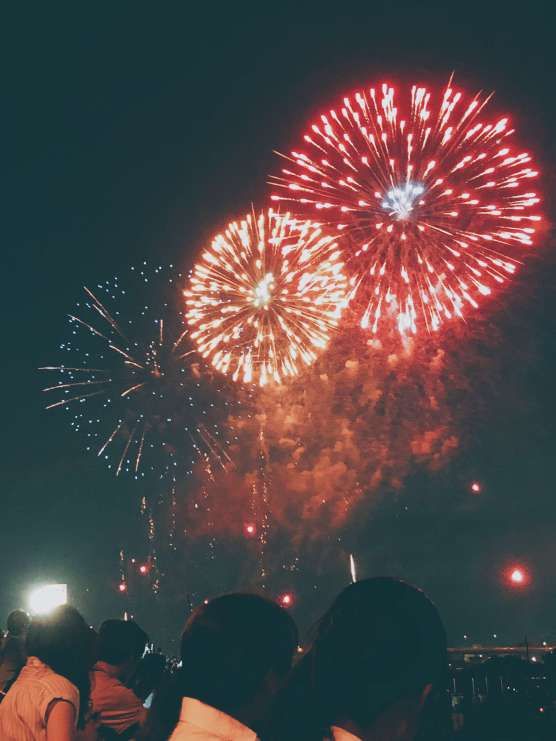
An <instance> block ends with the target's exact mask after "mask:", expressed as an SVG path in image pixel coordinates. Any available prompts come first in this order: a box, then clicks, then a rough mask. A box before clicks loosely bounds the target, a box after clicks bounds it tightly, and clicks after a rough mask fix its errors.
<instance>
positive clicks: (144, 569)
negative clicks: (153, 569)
mask: <svg viewBox="0 0 556 741" xmlns="http://www.w3.org/2000/svg"><path fill="white" fill-rule="evenodd" d="M139 573H140V574H143V576H144V575H145V574H148V573H149V567H148V566H147V565H146V564H144V563H142V564H141V566H139Z"/></svg>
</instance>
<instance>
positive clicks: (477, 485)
mask: <svg viewBox="0 0 556 741" xmlns="http://www.w3.org/2000/svg"><path fill="white" fill-rule="evenodd" d="M482 490H483V487H482V486H481V485H480V483H479V482H478V481H473V483H472V484H471V491H472V492H473V494H480V493H481V491H482Z"/></svg>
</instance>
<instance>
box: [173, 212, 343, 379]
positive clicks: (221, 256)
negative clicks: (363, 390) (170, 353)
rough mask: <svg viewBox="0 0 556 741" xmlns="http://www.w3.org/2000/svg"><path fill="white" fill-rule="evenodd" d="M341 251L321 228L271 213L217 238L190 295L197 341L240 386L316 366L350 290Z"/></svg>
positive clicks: (193, 335) (190, 317) (234, 225)
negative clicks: (343, 268) (319, 354)
mask: <svg viewBox="0 0 556 741" xmlns="http://www.w3.org/2000/svg"><path fill="white" fill-rule="evenodd" d="M342 267H343V264H342V262H341V255H340V250H339V248H338V246H337V244H336V242H335V241H334V239H333V237H331V236H329V235H328V236H327V235H325V234H324V233H323V232H322V230H321V227H320V226H319V225H318V224H313V223H311V222H299V221H295V220H292V219H290V218H289V215H288V214H282V215H278V214H276V213H274V212H273V211H272V209H270V210H269V211H268V212H261V213H260V214H259V215H258V216H256V215H255V214H253V215H247V216H246V217H245V218H244V219H242V220H241V221H239V222H233V223H231V224H229V225H228V227H227V229H226V231H225V232H224V234H219V235H217V236H216V237H215V238H214V239H213V241H212V244H211V246H210V247H209V248H207V249H206V250H205V251H204V252H203V253H202V255H201V259H200V260H199V262H198V263H197V265H196V266H195V268H194V270H193V275H192V277H191V281H190V283H189V286H188V288H187V290H185V291H184V296H185V300H186V306H187V312H186V318H187V322H188V324H189V325H190V327H191V329H192V332H191V338H192V339H193V340H194V342H195V343H196V345H197V348H198V350H199V352H200V353H201V355H202V356H203V357H204V358H206V359H208V360H209V361H210V362H211V363H212V365H213V366H214V367H215V368H216V369H217V370H219V371H221V372H222V373H225V374H229V375H231V377H232V378H233V380H234V381H238V380H240V381H243V382H245V383H251V382H254V383H258V384H259V385H261V386H264V385H265V384H267V383H268V382H269V381H274V382H275V383H281V382H282V381H283V380H284V378H285V377H292V376H296V375H297V374H298V373H299V372H300V370H301V368H302V367H303V366H308V365H311V363H313V362H314V361H315V360H316V358H317V354H318V353H319V352H320V351H322V350H323V349H324V348H325V347H326V345H327V343H328V341H329V339H330V333H331V331H332V330H333V328H334V327H335V326H336V324H337V323H338V319H339V317H340V314H341V311H342V309H343V308H344V306H345V305H346V303H347V294H348V291H349V286H348V283H347V279H346V278H345V276H344V275H343V273H342Z"/></svg>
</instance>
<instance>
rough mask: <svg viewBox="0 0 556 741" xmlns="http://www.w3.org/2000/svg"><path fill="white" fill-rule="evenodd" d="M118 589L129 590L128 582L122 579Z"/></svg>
mask: <svg viewBox="0 0 556 741" xmlns="http://www.w3.org/2000/svg"><path fill="white" fill-rule="evenodd" d="M118 589H119V590H120V592H127V584H126V583H125V581H121V582H120V583H119V584H118Z"/></svg>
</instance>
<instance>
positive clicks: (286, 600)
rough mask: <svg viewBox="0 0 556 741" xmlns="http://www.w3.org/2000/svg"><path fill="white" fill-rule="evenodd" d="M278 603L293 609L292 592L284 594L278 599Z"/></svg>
mask: <svg viewBox="0 0 556 741" xmlns="http://www.w3.org/2000/svg"><path fill="white" fill-rule="evenodd" d="M278 602H279V603H280V604H281V605H282V607H291V606H292V605H293V594H291V592H284V594H281V595H280V597H279V598H278Z"/></svg>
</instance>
